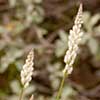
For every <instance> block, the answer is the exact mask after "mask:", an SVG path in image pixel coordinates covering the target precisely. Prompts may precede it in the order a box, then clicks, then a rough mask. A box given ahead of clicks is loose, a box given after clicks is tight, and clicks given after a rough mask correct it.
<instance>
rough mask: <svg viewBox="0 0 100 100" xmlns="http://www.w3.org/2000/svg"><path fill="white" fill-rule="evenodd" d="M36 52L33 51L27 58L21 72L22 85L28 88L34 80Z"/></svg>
mask: <svg viewBox="0 0 100 100" xmlns="http://www.w3.org/2000/svg"><path fill="white" fill-rule="evenodd" d="M33 60H34V52H33V50H31V51H30V52H29V54H28V56H27V59H26V62H25V64H24V66H23V69H22V71H21V83H22V85H23V86H24V88H26V87H27V86H28V85H29V82H30V81H31V79H32V74H33V70H34V69H33V65H34V62H33Z"/></svg>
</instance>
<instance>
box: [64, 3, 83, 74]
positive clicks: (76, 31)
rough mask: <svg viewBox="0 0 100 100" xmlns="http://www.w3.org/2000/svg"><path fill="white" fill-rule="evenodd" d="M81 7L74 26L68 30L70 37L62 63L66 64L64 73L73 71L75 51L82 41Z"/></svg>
mask: <svg viewBox="0 0 100 100" xmlns="http://www.w3.org/2000/svg"><path fill="white" fill-rule="evenodd" d="M82 23H83V21H82V5H80V7H79V10H78V14H77V15H76V18H75V22H74V26H73V28H72V30H70V35H69V37H68V39H69V40H68V51H67V52H66V55H65V58H64V62H65V63H66V66H65V69H64V71H63V72H64V73H65V72H67V74H71V72H72V70H73V63H74V61H75V58H76V56H77V51H78V49H79V47H78V45H79V43H80V41H81V39H82V36H83V32H82V31H81V26H82Z"/></svg>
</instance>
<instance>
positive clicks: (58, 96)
mask: <svg viewBox="0 0 100 100" xmlns="http://www.w3.org/2000/svg"><path fill="white" fill-rule="evenodd" d="M66 75H67V73H66V72H65V73H64V76H63V79H62V81H61V85H60V88H59V91H58V94H57V97H56V100H60V97H61V93H62V90H63V86H64V82H65V78H66Z"/></svg>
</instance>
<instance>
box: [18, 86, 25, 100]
mask: <svg viewBox="0 0 100 100" xmlns="http://www.w3.org/2000/svg"><path fill="white" fill-rule="evenodd" d="M23 93H24V88H22V90H21V93H20V96H19V100H22V99H23Z"/></svg>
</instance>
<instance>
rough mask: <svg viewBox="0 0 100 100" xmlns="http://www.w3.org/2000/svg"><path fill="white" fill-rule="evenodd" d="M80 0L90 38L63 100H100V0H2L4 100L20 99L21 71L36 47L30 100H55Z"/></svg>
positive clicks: (0, 98)
mask: <svg viewBox="0 0 100 100" xmlns="http://www.w3.org/2000/svg"><path fill="white" fill-rule="evenodd" d="M80 2H82V3H83V6H84V13H83V20H84V25H83V31H84V37H83V39H82V43H81V45H80V52H79V54H78V56H77V59H76V61H75V64H74V71H73V72H72V74H71V75H70V76H69V77H68V78H66V81H65V85H64V89H63V93H62V97H61V100H100V0H0V100H18V96H19V93H20V89H21V83H20V70H21V69H22V66H23V64H24V62H25V59H26V56H27V54H28V52H29V51H30V50H31V48H34V52H35V61H34V62H35V65H34V74H33V79H32V82H31V84H30V86H29V87H28V88H27V89H26V91H25V98H24V100H29V99H28V98H29V97H30V96H31V94H33V95H34V97H35V100H55V99H54V98H55V96H56V93H57V91H58V88H59V84H60V82H61V79H62V76H63V74H62V70H63V68H64V66H65V64H64V62H63V58H64V55H65V52H66V50H67V48H68V45H67V44H68V34H69V29H71V27H72V25H73V22H74V19H75V15H76V14H77V10H78V7H79V4H80Z"/></svg>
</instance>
